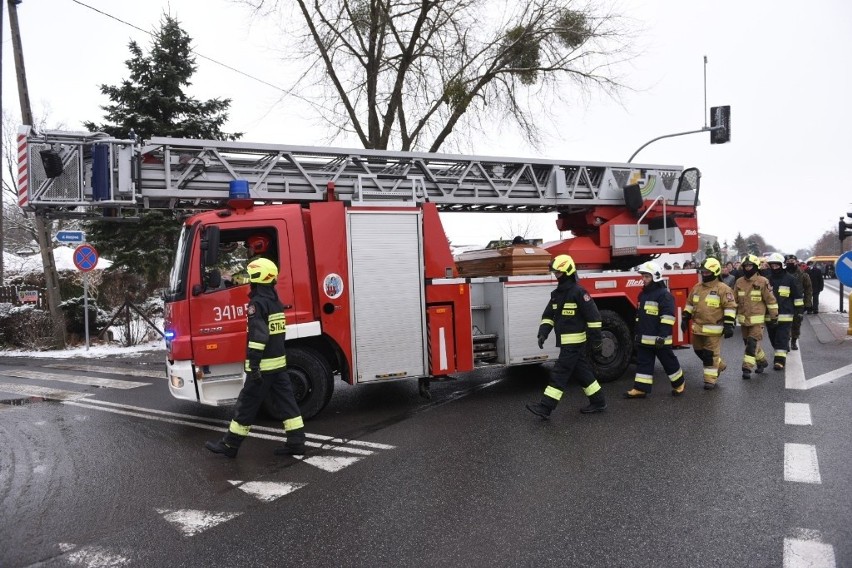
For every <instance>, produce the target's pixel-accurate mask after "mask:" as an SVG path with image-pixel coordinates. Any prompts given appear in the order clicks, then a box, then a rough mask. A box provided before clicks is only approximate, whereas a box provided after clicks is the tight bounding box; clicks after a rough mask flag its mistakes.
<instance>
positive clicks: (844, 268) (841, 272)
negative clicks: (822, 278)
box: [834, 251, 852, 287]
mask: <svg viewBox="0 0 852 568" xmlns="http://www.w3.org/2000/svg"><path fill="white" fill-rule="evenodd" d="M834 273H835V274H836V275H837V279H838V280H840V281H841V282H843V285H844V286H849V287H852V251H849V252H844V253H843V254H841V255H840V257H838V259H837V262H835V263H834Z"/></svg>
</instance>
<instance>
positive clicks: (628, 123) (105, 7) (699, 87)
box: [3, 0, 852, 252]
mask: <svg viewBox="0 0 852 568" xmlns="http://www.w3.org/2000/svg"><path fill="white" fill-rule="evenodd" d="M81 1H82V3H80V2H76V1H74V0H23V3H22V4H21V5H20V6H18V17H19V20H20V25H21V33H22V36H23V45H24V57H25V63H26V68H27V75H28V82H29V91H30V98H31V100H32V104H33V107H34V111H35V112H36V114H40V115H43V114H45V113H46V114H47V115H48V116H49V117H50V123H51V124H60V123H61V124H63V125H64V127H65V128H67V129H81V128H82V125H81V123H82V121H84V120H94V121H99V120H101V119H102V116H103V113H102V111H101V110H100V108H99V107H100V105H103V104H105V103H106V102H107V101H106V99H105V98H104V97H103V96H101V95H100V92H99V89H98V86H99V85H100V84H101V83H107V84H117V83H119V82H120V81H121V80H122V79H124V78H126V77H127V76H128V72H127V68H126V67H125V66H124V61H125V60H126V59H127V58H128V56H129V52H128V50H127V43H128V41H129V40H130V39H135V40H136V41H137V42H138V43H139V44H140V45H141V46H142V47H143V49H146V48H147V47H148V46H149V45H150V41H151V38H150V36H149V35H147V34H145V33H143V32H140V31H138V30H136V29H133V28H132V27H129V26H128V25H125V24H123V23H121V22H118V21H116V20H114V19H111V18H109V17H107V16H105V15H103V14H101V13H98V12H96V11H94V10H93V9H90V8H87V7H86V6H85V5H88V6H91V7H93V8H95V9H97V10H100V11H102V12H104V13H107V14H110V15H113V16H115V17H116V18H120V19H121V20H124V21H125V22H128V23H130V24H133V25H134V26H137V27H139V28H142V29H143V30H153V29H156V28H157V27H158V23H159V20H160V18H161V15H162V14H163V12H164V11H170V13H171V14H172V15H174V16H176V17H177V18H178V19H179V20H180V22H181V25H182V27H183V29H184V30H186V31H187V33H188V34H189V35H190V36H191V37H192V38H193V39H194V46H195V48H196V51H197V52H198V53H199V54H201V55H203V56H206V57H209V58H212V59H215V60H217V61H220V62H223V63H226V64H227V65H230V66H232V67H234V68H238V69H240V70H242V71H244V72H246V73H248V74H250V75H253V76H255V77H258V78H260V79H263V80H264V81H266V82H268V83H273V84H275V85H280V86H282V87H286V86H287V85H288V83H289V82H290V81H291V80H292V72H291V71H289V70H288V67H287V66H286V65H284V64H283V63H282V62H281V61H280V57H279V55H278V50H279V49H280V47H281V45H282V40H281V38H280V37H279V34H278V33H277V26H276V22H275V21H272V20H271V19H270V20H267V21H260V20H252V18H251V15H250V14H249V13H248V11H247V9H246V8H243V7H241V6H239V5H238V4H237V3H235V2H231V1H229V0H170V1H166V0H144V1H124V0H121V1H119V0H81ZM607 1H609V0H607ZM3 4H4V9H5V2H3ZM83 4H85V5H83ZM617 11H618V12H619V13H621V14H623V15H624V16H626V17H628V18H630V19H631V20H632V21H634V22H635V23H636V28H637V29H640V30H644V31H641V32H640V34H639V37H640V39H641V43H642V45H641V46H640V48H639V51H640V55H639V56H638V57H637V58H636V59H635V60H634V61H633V62H632V64H631V65H630V66H629V67H625V68H624V69H622V74H623V75H624V76H625V77H626V80H627V82H628V83H629V84H630V85H631V86H633V87H634V88H635V89H636V90H635V91H634V92H625V93H624V94H623V96H622V98H621V100H620V101H619V102H615V101H613V100H611V99H610V98H607V97H606V96H604V95H597V96H594V97H592V98H591V100H578V102H577V104H576V105H575V106H573V107H571V108H565V109H555V110H553V109H551V110H550V112H549V113H548V114H547V115H542V116H541V120H542V121H543V123H545V124H546V125H547V127H548V130H549V131H550V132H552V133H555V135H554V136H552V137H551V138H550V139H549V143H548V144H547V146H546V147H545V148H544V149H543V150H542V151H535V150H533V149H532V148H530V147H529V146H527V145H525V144H524V143H523V142H522V141H520V139H519V138H518V137H517V136H514V135H513V133H512V132H511V131H507V130H503V131H502V132H500V133H499V136H493V137H489V138H488V139H486V140H482V141H474V148H473V149H472V151H473V153H476V154H482V155H502V156H516V157H544V158H547V157H552V158H559V159H567V160H589V161H613V162H625V161H626V160H627V159H628V158H629V157H630V155H631V154H632V153H633V152H634V151H635V150H636V149H637V148H638V147H639V146H641V145H642V144H644V143H645V142H646V141H648V140H650V139H651V138H654V137H657V136H660V135H663V134H670V133H675V132H683V131H687V130H695V129H699V128H701V127H702V126H704V121H705V118H704V84H703V76H704V65H703V59H702V58H703V56H704V55H706V56H707V57H708V59H709V64H708V66H707V80H708V81H707V82H708V87H707V95H708V101H707V102H708V106H717V105H731V106H732V116H733V118H732V128H731V130H732V142H731V143H729V144H726V145H715V146H711V145H710V144H709V134H707V133H701V134H694V135H690V136H683V137H679V138H672V139H667V140H662V141H659V142H656V143H654V144H652V145H651V146H649V147H648V148H646V149H644V150H643V151H642V152H641V153H640V154H639V155H638V156H637V157H636V159H635V160H634V161H635V162H638V163H652V164H673V165H674V164H676V165H682V166H687V167H688V166H697V167H698V168H700V169H701V171H702V173H703V177H702V188H701V201H702V205H701V207H700V210H699V224H700V229H701V231H702V232H704V233H709V234H713V235H717V236H718V237H719V238H720V240H725V239H728V240H731V241H732V240H733V238H734V236H736V234H737V232H738V231H740V232H742V233H743V234H744V235H748V234H750V233H753V232H757V233H760V234H761V235H763V237H764V238H765V240H766V241H767V242H768V243H769V244H771V245H774V246H775V247H776V248H778V249H780V250H781V251H784V252H794V251H795V250H797V249H800V248H806V247H810V246H811V245H812V244H813V243H814V242H815V241H816V240H817V238H819V237H820V236H821V235H822V234H823V233H824V232H825V231H826V230H829V229H832V228H835V230H836V225H837V218H838V217H839V216H840V215H843V214H844V213H846V212H847V211H849V212H852V206H850V202H852V190H850V185H849V180H847V179H846V174H847V168H848V164H849V161H850V157H852V142H850V133H852V109H851V108H850V102H849V99H850V93H852V66H850V64H849V61H848V58H849V55H850V54H852V2H849V1H848V0H813V1H812V2H809V3H802V2H793V1H792V0H748V1H745V2H743V1H742V0H712V1H711V0H688V1H685V0H618V3H617ZM3 39H4V41H3V106H4V107H5V108H8V109H10V110H11V111H13V112H15V113H16V114H18V115H19V113H18V112H17V109H18V107H17V101H18V99H17V93H16V83H15V76H14V68H13V60H12V53H11V44H10V42H9V31H8V15H6V16H4V29H3ZM197 63H198V72H197V73H196V75H195V76H194V81H195V85H194V86H193V87H192V89H191V90H190V94H191V95H193V96H195V97H196V98H199V99H208V98H213V97H230V98H232V99H233V103H232V107H231V113H230V115H231V120H230V122H229V124H228V125H227V126H226V130H228V131H241V132H245V136H244V137H243V139H244V140H249V141H258V142H269V143H281V144H297V145H301V144H303V145H322V144H323V143H324V140H325V139H326V137H327V132H325V131H323V130H322V129H320V128H318V127H317V125H316V124H315V122H314V121H311V120H310V119H309V118H307V117H309V114H310V111H309V109H307V108H306V107H305V106H303V105H300V104H299V103H298V102H296V101H293V100H287V101H286V102H283V103H282V102H281V101H280V99H281V92H280V91H279V90H277V89H275V88H273V87H270V86H267V85H265V84H263V83H261V82H258V81H254V80H252V79H249V78H246V77H245V76H242V75H240V74H238V73H236V72H234V71H231V70H228V69H226V68H224V67H221V66H219V65H216V64H214V63H211V62H210V61H207V60H205V59H203V58H199V59H198V61H197ZM288 73H289V74H288ZM336 144H337V145H341V146H343V145H347V146H353V147H355V146H357V143H356V141H354V140H350V141H348V143H347V142H346V141H340V142H337V143H336ZM534 221H535V223H536V225H535V228H534V229H532V230H531V231H530V234H529V235H528V236H532V237H541V238H544V239H546V240H551V239H555V238H558V236H559V234H558V232H557V231H556V229H555V226H554V224H553V218H552V216H550V215H540V216H537V217H535V218H534ZM525 223H526V218H522V219H516V220H514V221H507V220H505V219H502V218H496V217H493V216H490V215H484V214H479V215H475V216H474V217H467V218H465V219H461V220H458V219H455V218H450V219H447V218H445V226H446V228H447V230H448V233H449V237H450V239H451V240H452V241H453V242H454V243H457V244H484V243H486V242H487V241H488V240H490V239H492V238H496V237H499V236H504V234H505V233H506V229H507V228H508V226H509V225H510V224H513V225H516V226H519V225H523V224H525Z"/></svg>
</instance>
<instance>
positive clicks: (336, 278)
mask: <svg viewBox="0 0 852 568" xmlns="http://www.w3.org/2000/svg"><path fill="white" fill-rule="evenodd" d="M322 289H323V292H325V295H326V296H328V297H329V298H330V299H332V300H336V299H337V298H339V297H340V296H342V295H343V278H341V277H340V275H339V274H334V273H333V272H332V273H331V274H329V275H327V276H326V277H325V278H324V279H323V281H322Z"/></svg>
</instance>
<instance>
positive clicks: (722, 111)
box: [710, 105, 731, 144]
mask: <svg viewBox="0 0 852 568" xmlns="http://www.w3.org/2000/svg"><path fill="white" fill-rule="evenodd" d="M717 126H721V127H722V128H719V129H718V130H711V131H710V143H711V144H725V143H726V142H730V141H731V106H730V105H727V106H719V107H710V128H715V127H717Z"/></svg>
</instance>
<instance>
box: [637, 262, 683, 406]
mask: <svg viewBox="0 0 852 568" xmlns="http://www.w3.org/2000/svg"><path fill="white" fill-rule="evenodd" d="M637 272H639V274H641V275H642V281H643V282H644V287H643V288H642V291H641V292H639V306H638V308H637V310H636V376H635V377H634V379H633V388H632V389H630V390H629V391H627V392H626V393H624V397H625V398H645V397H646V396H647V395H648V394H650V392H651V385H652V384H653V382H654V359H655V358H656V359H659V360H660V363H662V365H663V369H664V370H665V372H666V374H667V375H668V376H669V380H670V381H671V385H672V396H679V395H680V394H682V393H683V390H684V387H685V386H686V383H685V380H684V377H683V369H681V368H680V362H679V361H678V359H677V357H675V354H674V352H673V351H672V326H673V325H674V322H675V315H674V314H675V304H674V298H673V297H672V294H671V292H669V289H668V288H666V283H665V282H663V274H662V272H661V271H660V266H659V265H658V264H657V263H656V262H646V263H645V264H643V265H642V266H640V267H639V268H638V269H637Z"/></svg>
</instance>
